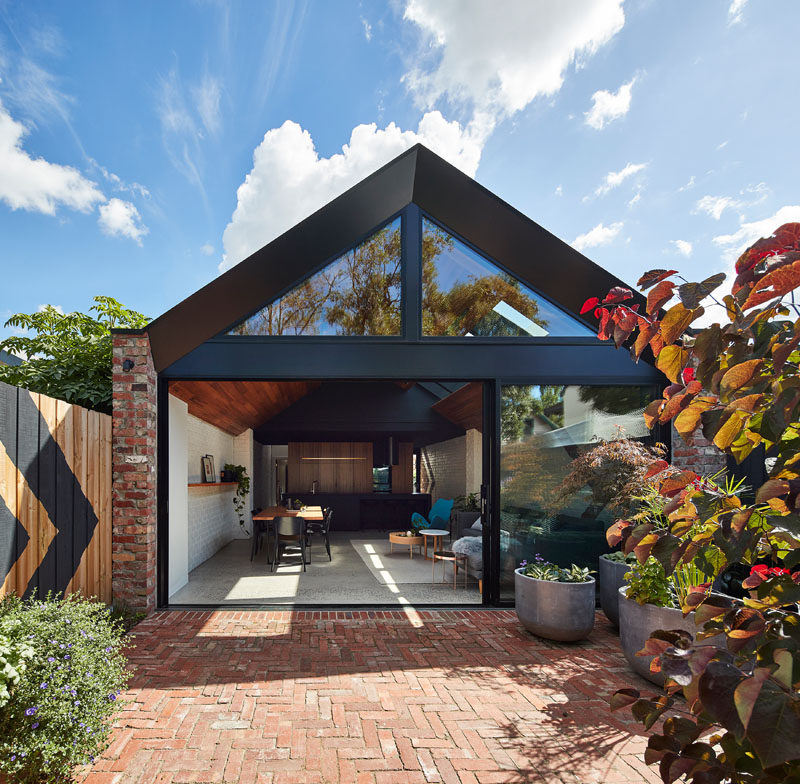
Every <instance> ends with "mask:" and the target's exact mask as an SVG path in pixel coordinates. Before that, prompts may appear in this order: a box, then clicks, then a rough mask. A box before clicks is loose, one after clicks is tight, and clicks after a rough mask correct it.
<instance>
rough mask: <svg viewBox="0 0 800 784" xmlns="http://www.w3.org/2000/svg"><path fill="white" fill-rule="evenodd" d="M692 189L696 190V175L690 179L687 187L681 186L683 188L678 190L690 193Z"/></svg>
mask: <svg viewBox="0 0 800 784" xmlns="http://www.w3.org/2000/svg"><path fill="white" fill-rule="evenodd" d="M690 188H694V174H693V175H692V176H691V177H689V181H688V182H687V183H686V185H681V187H680V188H678V191H688V190H689V189H690Z"/></svg>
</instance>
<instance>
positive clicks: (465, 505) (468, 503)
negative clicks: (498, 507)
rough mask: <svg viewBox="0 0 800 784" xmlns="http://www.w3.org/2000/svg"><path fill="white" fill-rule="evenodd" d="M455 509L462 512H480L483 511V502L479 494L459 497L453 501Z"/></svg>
mask: <svg viewBox="0 0 800 784" xmlns="http://www.w3.org/2000/svg"><path fill="white" fill-rule="evenodd" d="M453 508H455V509H458V510H459V511H461V512H479V511H480V509H481V501H480V498H479V497H478V494H477V493H469V494H467V495H457V496H456V497H455V498H454V499H453Z"/></svg>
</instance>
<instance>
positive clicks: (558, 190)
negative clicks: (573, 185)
mask: <svg viewBox="0 0 800 784" xmlns="http://www.w3.org/2000/svg"><path fill="white" fill-rule="evenodd" d="M563 195H564V189H563V188H562V187H561V186H560V185H557V186H556V196H563Z"/></svg>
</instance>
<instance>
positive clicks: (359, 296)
mask: <svg viewBox="0 0 800 784" xmlns="http://www.w3.org/2000/svg"><path fill="white" fill-rule="evenodd" d="M400 297H401V255H400V227H399V225H398V224H397V222H395V223H393V224H391V225H389V226H387V227H386V228H385V229H382V230H381V231H379V232H377V234H375V235H373V236H372V237H370V238H369V239H368V240H366V241H365V242H363V243H362V244H361V245H359V246H358V247H356V248H354V249H353V250H351V251H348V252H347V253H345V254H344V256H342V257H341V258H340V259H338V260H337V261H335V262H334V263H333V264H331V265H329V266H328V267H326V268H325V269H324V270H322V271H321V272H319V273H317V274H316V275H312V276H311V277H310V278H308V279H307V280H306V281H305V282H304V283H302V284H301V285H300V286H298V287H297V288H296V289H294V290H292V291H290V292H289V293H288V294H285V295H284V296H283V297H281V298H280V299H279V300H276V301H275V302H273V303H271V304H270V305H267V306H266V307H265V308H263V309H262V310H260V311H259V312H258V313H256V314H255V315H253V316H251V317H250V318H249V319H247V320H246V321H244V322H242V324H240V325H239V326H237V327H235V328H234V329H233V330H232V334H235V335H320V334H326V333H328V332H332V333H333V334H337V335H399V334H400V333H401V324H402V322H401V315H400V313H401V303H400ZM326 326H327V327H330V328H331V329H326Z"/></svg>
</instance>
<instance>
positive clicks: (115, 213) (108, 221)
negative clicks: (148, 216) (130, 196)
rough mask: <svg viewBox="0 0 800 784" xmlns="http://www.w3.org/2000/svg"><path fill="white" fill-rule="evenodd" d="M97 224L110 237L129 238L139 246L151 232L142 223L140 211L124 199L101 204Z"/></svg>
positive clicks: (110, 200)
mask: <svg viewBox="0 0 800 784" xmlns="http://www.w3.org/2000/svg"><path fill="white" fill-rule="evenodd" d="M97 222H98V223H99V224H100V228H101V229H102V230H103V233H104V234H107V235H108V236H109V237H128V238H129V239H132V240H133V241H134V242H135V243H136V244H137V245H141V244H142V237H143V236H144V235H145V234H147V233H148V231H149V230H148V228H147V226H145V225H144V224H143V223H142V217H141V215H139V210H137V209H136V207H134V205H133V204H131V203H130V202H129V201H123V200H122V199H116V198H114V199H109V200H108V202H107V203H106V204H101V205H100V217H99V218H98V219H97Z"/></svg>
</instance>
